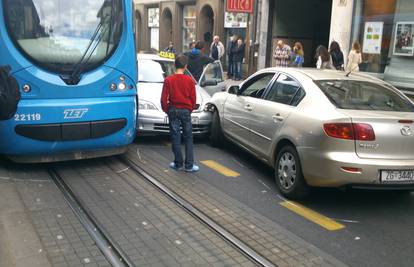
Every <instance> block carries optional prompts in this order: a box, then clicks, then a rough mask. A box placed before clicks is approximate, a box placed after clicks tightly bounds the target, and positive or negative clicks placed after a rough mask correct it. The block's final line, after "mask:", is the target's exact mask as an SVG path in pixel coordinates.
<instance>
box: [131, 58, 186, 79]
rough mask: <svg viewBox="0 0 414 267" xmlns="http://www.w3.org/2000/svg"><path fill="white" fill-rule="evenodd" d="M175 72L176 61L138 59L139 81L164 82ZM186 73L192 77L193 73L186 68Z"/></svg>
mask: <svg viewBox="0 0 414 267" xmlns="http://www.w3.org/2000/svg"><path fill="white" fill-rule="evenodd" d="M174 73H175V66H174V62H172V61H163V60H153V59H140V60H139V61H138V81H140V82H147V83H163V82H164V79H165V78H166V77H168V76H170V75H172V74H174ZM184 74H185V75H188V76H190V77H192V76H191V73H190V72H189V71H188V70H187V69H186V70H185V72H184Z"/></svg>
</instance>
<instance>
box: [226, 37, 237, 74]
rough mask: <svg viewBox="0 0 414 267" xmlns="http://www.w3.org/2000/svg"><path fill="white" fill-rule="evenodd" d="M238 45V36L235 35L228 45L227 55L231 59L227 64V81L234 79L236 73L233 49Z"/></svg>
mask: <svg viewBox="0 0 414 267" xmlns="http://www.w3.org/2000/svg"><path fill="white" fill-rule="evenodd" d="M236 44H237V36H236V35H233V36H231V37H230V42H229V44H228V45H227V55H228V57H229V60H228V62H227V79H233V76H234V73H233V69H234V66H233V47H234V46H236Z"/></svg>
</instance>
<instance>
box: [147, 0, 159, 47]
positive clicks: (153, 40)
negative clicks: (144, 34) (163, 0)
mask: <svg viewBox="0 0 414 267" xmlns="http://www.w3.org/2000/svg"><path fill="white" fill-rule="evenodd" d="M148 28H149V35H150V36H149V37H150V38H149V39H150V48H151V49H154V50H156V51H158V50H159V38H160V37H159V36H160V34H159V32H160V9H159V8H158V7H157V8H148Z"/></svg>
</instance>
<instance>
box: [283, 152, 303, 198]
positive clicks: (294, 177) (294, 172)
mask: <svg viewBox="0 0 414 267" xmlns="http://www.w3.org/2000/svg"><path fill="white" fill-rule="evenodd" d="M275 179H276V184H277V186H278V187H279V190H280V192H281V193H282V195H283V196H285V197H287V198H290V199H300V198H304V197H305V196H306V195H307V194H308V193H309V186H308V185H307V183H306V181H305V179H304V177H303V174H302V168H301V165H300V160H299V156H298V153H297V152H296V149H295V148H294V147H293V146H291V145H287V146H284V147H283V148H282V149H281V150H280V151H279V153H278V154H277V159H276V164H275Z"/></svg>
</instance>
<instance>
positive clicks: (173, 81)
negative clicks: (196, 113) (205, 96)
mask: <svg viewBox="0 0 414 267" xmlns="http://www.w3.org/2000/svg"><path fill="white" fill-rule="evenodd" d="M195 105H196V91H195V83H194V80H193V79H192V78H191V77H190V76H187V75H185V74H174V75H171V76H168V77H167V78H165V80H164V86H163V88H162V94H161V107H162V110H163V111H164V112H165V113H168V109H169V108H170V107H175V108H185V109H188V110H190V111H193V110H194V107H195Z"/></svg>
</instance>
